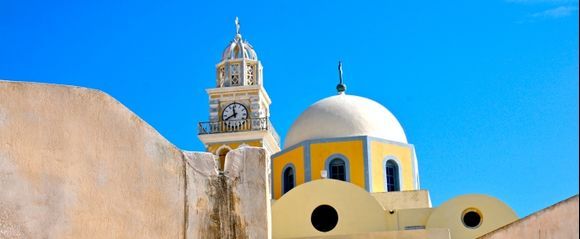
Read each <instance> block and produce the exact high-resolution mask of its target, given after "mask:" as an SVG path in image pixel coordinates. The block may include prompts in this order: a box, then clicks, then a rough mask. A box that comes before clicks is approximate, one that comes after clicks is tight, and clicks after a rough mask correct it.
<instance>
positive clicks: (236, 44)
mask: <svg viewBox="0 0 580 239" xmlns="http://www.w3.org/2000/svg"><path fill="white" fill-rule="evenodd" d="M235 24H236V35H235V37H234V39H233V40H232V41H231V42H230V44H229V45H228V46H227V47H226V48H225V49H224V51H223V53H222V59H221V62H220V63H218V64H217V66H216V68H217V69H216V70H217V72H216V74H217V76H216V78H217V80H216V86H217V87H230V86H248V85H261V84H262V64H261V63H260V61H258V55H257V54H256V51H254V47H252V45H250V43H248V42H247V41H245V40H244V39H243V37H242V34H241V33H240V21H239V19H238V18H237V17H236V20H235Z"/></svg>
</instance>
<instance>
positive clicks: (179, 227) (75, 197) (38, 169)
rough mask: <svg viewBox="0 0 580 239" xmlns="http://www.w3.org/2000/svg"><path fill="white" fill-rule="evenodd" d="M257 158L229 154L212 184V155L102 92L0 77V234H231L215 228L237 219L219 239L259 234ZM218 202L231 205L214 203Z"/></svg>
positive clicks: (263, 190) (263, 209)
mask: <svg viewBox="0 0 580 239" xmlns="http://www.w3.org/2000/svg"><path fill="white" fill-rule="evenodd" d="M192 140H195V138H194V136H193V135H192ZM263 154H264V153H263V150H262V149H241V150H239V151H235V153H233V154H232V155H233V156H230V155H228V157H234V158H236V159H233V160H230V161H232V162H234V163H233V166H232V167H233V168H236V170H232V172H231V174H229V176H227V177H229V178H228V179H227V180H221V181H220V180H215V178H216V177H218V173H217V172H216V170H215V160H214V159H213V156H212V155H209V154H203V153H197V154H195V153H187V154H184V153H182V152H181V151H180V150H179V149H177V148H176V147H174V146H173V145H172V144H171V143H170V142H168V141H167V140H166V139H164V138H163V137H162V136H161V135H159V133H158V132H157V131H155V129H153V128H152V127H151V126H149V125H148V124H147V123H145V122H144V121H143V120H141V119H140V118H139V117H137V116H136V115H135V114H133V113H132V112H131V111H129V110H128V109H127V108H126V107H124V106H123V105H122V104H120V103H119V102H117V101H116V100H115V99H113V98H112V97H110V96H108V95H106V94H104V93H102V92H100V91H95V90H90V89H85V88H79V87H69V86H60V85H48V84H33V83H22V82H7V81H0V189H1V191H0V238H200V236H199V234H197V233H199V232H200V231H201V232H203V231H202V229H204V230H205V229H207V228H212V229H213V230H214V232H215V233H217V232H216V231H215V230H217V231H219V233H229V231H228V230H225V231H222V227H221V226H216V225H239V226H237V227H231V228H233V230H236V233H237V234H235V236H234V235H231V234H226V235H222V234H220V236H219V237H222V238H228V237H229V238H234V237H241V236H239V235H248V236H249V237H253V238H257V237H260V238H265V237H262V236H263V235H265V234H267V233H268V226H267V219H266V218H267V213H268V209H269V205H268V204H267V203H268V201H269V200H267V198H268V196H267V193H268V192H267V190H268V189H269V186H268V185H267V180H265V176H264V175H265V172H266V170H265V166H264V165H267V164H266V162H265V160H266V159H265V158H264V155H263ZM249 159H251V160H249ZM242 162H247V164H246V163H242ZM234 166H235V167H234ZM249 168H252V170H255V171H257V172H262V173H255V175H254V173H253V172H252V174H251V175H250V173H249V172H250V171H251V170H250V169H249ZM219 182H223V183H224V184H223V185H225V187H222V188H220V185H219V184H217V183H219ZM240 185H248V188H244V187H241V186H240ZM250 196H251V198H253V201H252V200H248V198H249V197H250ZM224 197H227V198H228V199H224ZM201 198H205V199H206V201H205V202H204V201H203V200H199V199H201ZM260 198H264V199H263V200H261V199H260ZM222 202H225V203H226V204H227V205H233V206H228V207H218V206H215V205H221V204H220V203H222ZM250 202H252V203H257V204H256V205H249V204H248V203H250ZM204 203H205V204H204ZM206 205H210V206H206ZM231 209H233V210H231ZM223 210H229V212H224V211H223ZM204 215H209V219H208V216H204ZM223 216H227V218H225V219H224V218H223ZM225 221H227V222H228V223H229V224H228V223H226V224H224V223H223V222H225ZM210 231H211V230H210ZM254 236H255V237H254ZM242 238H243V237H242Z"/></svg>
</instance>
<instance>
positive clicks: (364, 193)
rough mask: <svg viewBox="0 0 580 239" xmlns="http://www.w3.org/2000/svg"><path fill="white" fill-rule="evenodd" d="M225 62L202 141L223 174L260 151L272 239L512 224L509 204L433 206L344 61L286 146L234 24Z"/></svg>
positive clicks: (381, 111)
mask: <svg viewBox="0 0 580 239" xmlns="http://www.w3.org/2000/svg"><path fill="white" fill-rule="evenodd" d="M221 56H222V57H221V61H220V62H219V63H218V64H217V66H216V84H215V87H214V88H210V89H207V93H208V95H209V121H208V122H200V123H199V139H200V140H201V141H202V142H203V143H204V145H205V146H206V150H207V151H208V152H210V153H212V154H214V155H216V158H217V159H218V160H219V165H220V167H221V168H223V165H224V164H225V163H226V162H225V160H226V157H225V155H226V154H227V153H228V152H229V151H231V150H232V149H235V148H239V147H244V146H258V147H264V148H265V149H266V151H267V153H268V155H270V157H271V161H270V165H271V166H270V178H269V180H270V184H271V198H272V233H273V234H272V235H273V238H311V237H312V238H319V237H323V236H330V235H342V237H341V236H339V237H331V238H478V237H480V236H483V235H485V234H487V233H490V232H492V231H494V230H496V229H498V228H501V227H503V226H505V225H507V224H510V223H512V222H514V221H517V220H518V216H517V215H516V214H515V212H514V211H513V210H512V209H511V208H510V207H509V205H506V204H505V203H504V202H502V201H501V200H499V199H497V198H493V197H490V196H487V195H481V194H470V195H462V196H458V197H456V198H452V199H449V200H448V201H447V202H445V203H443V204H442V205H440V206H438V207H432V205H431V200H430V197H429V191H427V190H422V189H421V187H420V180H419V178H420V177H419V162H420V161H419V160H418V159H417V156H416V153H415V148H414V146H413V144H411V143H410V142H408V141H407V137H406V136H405V131H404V129H403V128H402V127H401V124H400V123H399V121H398V120H397V118H396V117H395V116H394V115H393V114H392V113H391V112H390V111H389V110H388V109H387V108H385V107H384V106H383V105H381V104H380V103H378V102H375V101H373V100H371V99H368V98H365V97H363V96H355V95H349V94H348V93H347V89H346V85H345V84H344V82H343V79H342V65H341V64H340V62H339V66H338V71H339V83H338V85H337V86H336V90H337V94H336V95H330V96H321V97H325V98H323V99H321V100H319V101H317V102H314V103H313V104H312V105H311V106H309V107H308V108H307V109H305V110H304V111H303V112H302V114H301V115H300V116H299V117H298V118H297V119H296V120H295V121H294V123H293V124H292V126H291V128H290V129H289V130H288V132H287V134H286V136H285V138H284V145H283V146H282V145H281V144H280V138H279V136H278V134H277V133H276V131H275V129H274V127H273V126H272V123H271V122H270V120H269V116H270V113H271V112H270V110H269V105H270V103H271V99H270V97H269V96H268V94H267V92H266V89H265V88H264V81H265V79H264V78H263V77H262V72H263V68H262V65H261V63H260V61H259V60H258V54H257V53H256V51H255V50H254V48H253V47H252V45H251V44H250V43H249V42H248V41H246V40H245V39H244V38H243V37H242V35H241V33H240V26H239V22H238V19H237V18H236V34H235V36H234V39H233V40H232V41H231V42H230V43H229V44H228V45H227V46H226V48H225V49H224V51H223V53H222V55H221ZM347 235H350V236H347Z"/></svg>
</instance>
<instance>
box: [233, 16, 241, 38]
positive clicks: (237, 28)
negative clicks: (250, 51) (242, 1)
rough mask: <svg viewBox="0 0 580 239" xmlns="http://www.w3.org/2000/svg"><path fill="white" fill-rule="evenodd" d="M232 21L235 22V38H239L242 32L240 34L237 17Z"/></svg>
mask: <svg viewBox="0 0 580 239" xmlns="http://www.w3.org/2000/svg"><path fill="white" fill-rule="evenodd" d="M234 22H235V23H236V39H240V38H242V34H240V20H239V19H238V17H236V20H235V21H234Z"/></svg>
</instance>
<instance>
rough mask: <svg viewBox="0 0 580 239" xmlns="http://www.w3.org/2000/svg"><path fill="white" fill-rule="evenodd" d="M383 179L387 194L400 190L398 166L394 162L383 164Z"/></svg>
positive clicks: (389, 161)
mask: <svg viewBox="0 0 580 239" xmlns="http://www.w3.org/2000/svg"><path fill="white" fill-rule="evenodd" d="M385 177H386V178H385V181H386V184H387V192H395V191H400V190H401V188H400V186H399V166H398V165H397V162H395V161H394V160H388V161H387V163H386V164H385Z"/></svg>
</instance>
